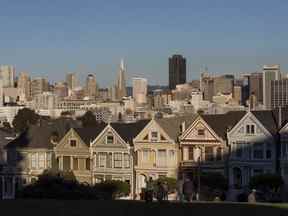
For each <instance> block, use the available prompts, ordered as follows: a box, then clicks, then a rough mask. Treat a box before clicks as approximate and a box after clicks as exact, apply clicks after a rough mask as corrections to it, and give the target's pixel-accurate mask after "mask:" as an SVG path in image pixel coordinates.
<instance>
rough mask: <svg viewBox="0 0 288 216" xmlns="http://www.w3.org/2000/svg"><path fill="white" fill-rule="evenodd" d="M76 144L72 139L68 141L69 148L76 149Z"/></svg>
mask: <svg viewBox="0 0 288 216" xmlns="http://www.w3.org/2000/svg"><path fill="white" fill-rule="evenodd" d="M76 144H77V142H76V140H74V139H71V140H70V146H71V147H76Z"/></svg>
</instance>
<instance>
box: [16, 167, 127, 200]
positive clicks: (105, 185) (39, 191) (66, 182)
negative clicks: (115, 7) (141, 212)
mask: <svg viewBox="0 0 288 216" xmlns="http://www.w3.org/2000/svg"><path fill="white" fill-rule="evenodd" d="M129 193H130V186H129V184H128V183H126V182H121V181H105V182H101V183H97V184H95V185H94V186H91V185H89V184H87V183H86V184H85V183H78V181H77V180H76V178H75V176H74V174H73V172H59V171H53V170H47V171H44V172H43V174H42V175H40V176H39V177H38V180H37V181H36V182H35V183H34V184H30V185H27V186H26V187H24V188H22V189H21V190H19V191H18V192H17V197H18V198H34V199H36V198H37V199H60V200H62V199H69V200H71V199H102V200H111V199H115V198H116V197H119V196H123V195H128V194H129Z"/></svg>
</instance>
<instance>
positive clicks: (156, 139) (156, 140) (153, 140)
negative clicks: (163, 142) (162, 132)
mask: <svg viewBox="0 0 288 216" xmlns="http://www.w3.org/2000/svg"><path fill="white" fill-rule="evenodd" d="M152 133H157V138H155V137H153V136H152ZM150 141H151V142H158V141H159V132H158V131H156V130H153V131H150Z"/></svg>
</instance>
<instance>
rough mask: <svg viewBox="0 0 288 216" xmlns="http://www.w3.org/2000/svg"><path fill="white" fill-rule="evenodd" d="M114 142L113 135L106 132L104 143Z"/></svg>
mask: <svg viewBox="0 0 288 216" xmlns="http://www.w3.org/2000/svg"><path fill="white" fill-rule="evenodd" d="M113 143H114V136H113V135H112V134H108V135H107V136H106V144H113Z"/></svg>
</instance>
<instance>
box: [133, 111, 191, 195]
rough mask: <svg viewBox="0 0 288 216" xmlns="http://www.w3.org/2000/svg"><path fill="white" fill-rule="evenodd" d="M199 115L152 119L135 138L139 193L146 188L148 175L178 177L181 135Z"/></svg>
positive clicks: (137, 190)
mask: <svg viewBox="0 0 288 216" xmlns="http://www.w3.org/2000/svg"><path fill="white" fill-rule="evenodd" d="M194 117H195V116H185V117H172V118H163V119H152V120H151V121H150V122H149V123H148V124H147V125H146V127H145V128H144V129H143V130H142V131H141V132H140V133H139V134H138V135H137V136H136V138H135V139H134V151H135V173H136V177H135V179H136V194H137V195H139V194H140V192H141V189H142V188H145V186H146V184H145V179H146V178H149V177H152V178H153V179H158V178H160V177H164V176H165V177H173V178H177V173H178V165H179V143H178V137H179V135H180V134H181V133H182V132H183V130H185V128H184V127H183V128H182V126H183V125H185V124H190V122H191V121H192V120H193V118H194Z"/></svg>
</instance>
